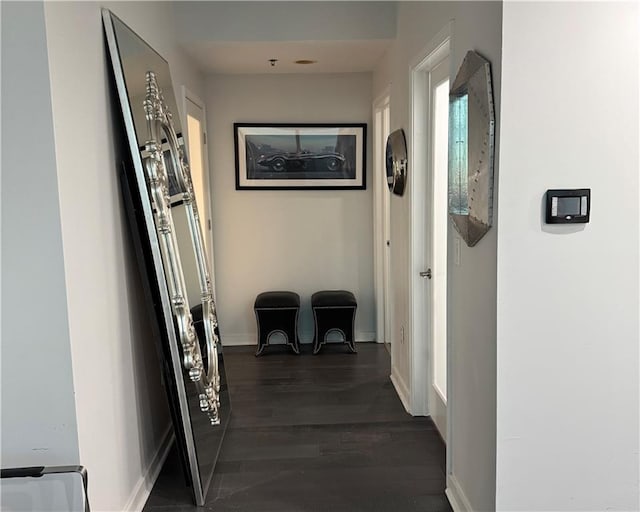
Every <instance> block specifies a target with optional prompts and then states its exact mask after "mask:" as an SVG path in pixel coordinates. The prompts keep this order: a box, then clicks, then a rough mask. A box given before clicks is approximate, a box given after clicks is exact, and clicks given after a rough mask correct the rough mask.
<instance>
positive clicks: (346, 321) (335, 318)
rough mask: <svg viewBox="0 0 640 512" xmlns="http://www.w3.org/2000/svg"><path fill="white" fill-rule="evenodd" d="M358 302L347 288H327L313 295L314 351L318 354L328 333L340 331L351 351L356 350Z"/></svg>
mask: <svg viewBox="0 0 640 512" xmlns="http://www.w3.org/2000/svg"><path fill="white" fill-rule="evenodd" d="M357 307H358V303H357V302H356V298H355V297H354V296H353V293H351V292H348V291H345V290H326V291H322V292H316V293H314V294H313V295H312V296H311V309H313V320H314V322H315V328H314V336H313V353H314V354H317V353H318V352H319V351H320V348H321V347H322V345H324V344H325V343H326V342H327V334H329V333H330V332H331V331H338V332H340V333H341V334H342V336H343V337H344V342H345V343H346V344H347V345H348V346H349V349H350V350H351V352H355V351H356V345H355V336H354V324H355V320H356V308H357Z"/></svg>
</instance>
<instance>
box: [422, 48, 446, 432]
mask: <svg viewBox="0 0 640 512" xmlns="http://www.w3.org/2000/svg"><path fill="white" fill-rule="evenodd" d="M428 83H429V90H428V94H429V104H430V108H429V111H430V114H431V115H430V123H431V130H430V131H429V133H430V139H431V140H430V141H429V146H430V147H431V161H430V162H429V163H430V167H431V177H432V179H431V180H430V182H431V186H430V187H427V197H426V200H427V203H428V204H431V205H432V207H431V211H430V212H428V213H427V215H428V217H430V218H429V219H428V222H427V230H428V233H427V236H426V237H425V239H426V240H427V258H428V259H430V261H431V266H430V267H431V280H430V285H431V286H430V292H429V294H430V300H429V303H430V304H429V306H428V307H429V308H430V311H429V313H430V314H429V315H427V316H428V317H430V318H431V325H430V326H429V327H428V329H429V335H430V338H431V351H430V352H431V355H432V357H431V383H430V389H429V404H430V413H431V417H432V419H433V421H434V423H435V424H436V427H437V428H438V430H439V431H440V434H441V435H442V437H443V438H445V440H446V432H447V230H448V226H449V221H448V213H447V209H448V190H447V179H448V137H449V59H448V58H446V59H444V60H442V61H440V62H439V63H438V64H436V65H435V66H434V67H433V68H432V69H431V71H430V73H429V81H428Z"/></svg>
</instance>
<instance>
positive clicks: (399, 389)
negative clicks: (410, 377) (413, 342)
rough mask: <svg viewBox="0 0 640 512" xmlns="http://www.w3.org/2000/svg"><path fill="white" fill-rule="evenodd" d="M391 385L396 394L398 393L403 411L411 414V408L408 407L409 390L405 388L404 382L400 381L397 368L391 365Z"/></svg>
mask: <svg viewBox="0 0 640 512" xmlns="http://www.w3.org/2000/svg"><path fill="white" fill-rule="evenodd" d="M391 383H392V384H393V387H394V388H395V389H396V393H398V396H399V397H400V401H401V402H402V405H403V406H404V408H405V410H406V411H407V412H408V413H409V414H411V408H410V407H409V388H408V387H407V384H406V383H405V382H404V380H402V377H401V375H400V372H399V371H398V368H396V367H395V366H393V365H391Z"/></svg>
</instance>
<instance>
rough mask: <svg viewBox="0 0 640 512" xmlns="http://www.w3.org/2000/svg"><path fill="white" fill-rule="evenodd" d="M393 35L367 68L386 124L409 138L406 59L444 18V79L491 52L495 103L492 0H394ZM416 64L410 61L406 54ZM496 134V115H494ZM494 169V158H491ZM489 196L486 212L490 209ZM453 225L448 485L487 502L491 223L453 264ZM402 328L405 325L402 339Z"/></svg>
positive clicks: (397, 315)
mask: <svg viewBox="0 0 640 512" xmlns="http://www.w3.org/2000/svg"><path fill="white" fill-rule="evenodd" d="M397 16H398V25H397V41H396V42H395V44H394V45H393V47H392V48H391V50H390V51H389V52H388V53H387V55H386V58H385V60H384V61H382V62H381V63H380V65H379V66H378V68H377V69H376V72H375V73H374V92H373V95H374V97H375V96H377V95H379V94H380V93H381V92H382V91H383V90H384V88H385V87H387V86H389V84H391V129H392V130H395V129H397V128H404V130H405V132H406V134H407V139H408V144H409V145H411V143H412V142H411V112H410V71H409V68H410V65H411V64H412V63H414V62H415V60H416V59H418V58H419V57H420V56H423V52H424V49H425V48H426V47H427V46H428V44H429V43H430V41H431V40H432V39H433V38H434V37H435V36H436V35H437V34H438V33H439V32H440V31H442V30H443V29H444V28H445V26H446V25H447V24H448V23H449V21H450V20H453V31H452V34H451V58H450V60H451V66H452V68H451V79H453V78H454V77H455V73H456V72H457V69H458V67H459V66H460V64H461V62H462V59H463V58H464V55H465V54H466V52H467V51H468V50H476V51H477V52H479V53H480V54H482V55H483V56H485V57H486V58H487V59H488V60H489V61H490V62H491V69H492V75H493V85H494V100H495V103H496V113H498V109H499V106H500V81H501V80H500V79H501V72H500V62H501V17H502V4H501V3H500V2H402V3H400V4H399V6H398V15H397ZM415 63H416V64H417V62H415ZM497 129H498V135H497V137H496V140H498V141H499V136H500V135H499V134H500V128H499V118H498V122H497ZM409 165H410V166H411V168H410V171H409V172H410V174H409V179H408V190H407V191H405V195H404V196H403V197H398V196H392V200H391V223H392V233H391V266H392V268H394V269H396V270H397V271H398V272H397V273H395V274H394V276H393V301H394V308H393V318H392V323H393V343H392V345H391V346H392V375H393V378H394V381H395V382H396V384H397V387H398V388H399V389H400V392H401V393H402V392H403V391H402V390H403V389H404V390H405V394H410V393H411V380H412V375H411V360H410V353H411V352H410V344H411V343H412V341H413V340H411V337H410V334H411V333H410V325H409V321H410V318H409V308H410V300H411V295H410V283H411V279H414V278H415V275H414V270H415V272H416V273H417V271H418V270H419V269H413V270H412V269H410V268H409V255H410V234H409V229H410V212H411V204H410V197H411V190H410V188H411V187H412V184H413V183H412V179H411V173H416V172H423V170H421V169H417V168H415V167H413V166H412V163H411V162H410V163H409ZM495 173H496V176H497V175H498V174H499V172H498V162H497V159H496V169H495ZM496 197H497V194H496V196H495V197H494V215H497V214H499V212H498V210H497V201H496V200H495V199H496ZM454 236H455V235H454V229H453V227H452V226H450V228H449V247H448V255H449V261H448V269H449V277H448V295H449V304H448V306H449V325H448V330H449V356H450V358H451V362H450V365H451V366H450V377H449V378H450V381H449V382H450V385H449V389H448V396H449V407H450V408H451V411H450V422H451V432H450V436H451V437H450V438H449V439H448V443H449V445H448V450H449V452H450V453H449V457H450V461H451V466H450V468H449V469H450V471H451V474H450V475H448V476H449V480H448V486H449V488H450V490H452V491H453V492H455V493H456V496H457V498H458V499H459V500H460V501H462V502H463V503H467V504H468V505H470V506H471V507H473V509H474V510H489V509H491V508H493V506H494V500H495V492H494V491H495V428H496V427H495V374H496V359H495V354H496V348H495V343H496V341H495V340H496V320H495V319H496V257H497V256H496V243H497V230H496V229H495V227H494V228H493V229H491V230H490V231H489V233H487V235H485V237H484V238H483V239H482V240H481V241H480V242H479V243H478V244H477V245H476V246H475V247H473V248H469V247H466V245H465V243H464V242H462V250H461V257H460V265H459V266H454V264H453V254H454V251H453V237H454ZM401 329H404V332H405V341H404V343H403V342H402V336H401Z"/></svg>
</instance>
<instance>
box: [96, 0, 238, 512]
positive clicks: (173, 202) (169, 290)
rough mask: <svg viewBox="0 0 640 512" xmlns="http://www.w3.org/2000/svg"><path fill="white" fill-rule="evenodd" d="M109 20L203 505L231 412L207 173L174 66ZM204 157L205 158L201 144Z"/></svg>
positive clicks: (175, 398)
mask: <svg viewBox="0 0 640 512" xmlns="http://www.w3.org/2000/svg"><path fill="white" fill-rule="evenodd" d="M103 18H104V22H105V31H106V34H107V40H108V44H109V50H110V54H111V60H112V63H113V67H114V76H115V80H116V86H117V88H118V92H119V96H120V102H121V105H122V109H123V117H124V120H125V125H126V129H127V136H128V138H129V142H130V146H131V147H132V153H134V154H133V155H132V156H133V163H134V169H129V170H128V172H131V173H135V177H134V178H127V179H135V181H136V183H138V184H141V186H139V197H138V198H134V200H135V201H140V203H141V204H142V207H143V208H142V209H146V213H145V218H144V223H145V228H146V229H144V230H143V229H141V226H140V225H138V226H137V227H138V228H139V231H140V233H139V234H140V236H141V237H142V236H147V237H148V238H149V239H148V240H147V241H146V242H147V243H146V244H145V243H142V244H141V245H143V246H148V247H149V248H150V252H152V253H153V254H150V255H149V257H148V258H146V259H145V261H152V262H153V263H152V265H153V266H154V267H155V268H154V269H153V271H150V269H148V268H147V276H148V277H149V279H156V278H158V276H159V279H157V280H158V281H163V282H156V283H153V285H154V286H155V287H156V289H158V290H159V294H160V295H161V300H162V302H163V312H164V314H160V315H159V316H163V318H162V319H160V318H159V319H158V321H159V322H158V323H159V324H160V325H168V326H171V327H170V328H167V329H166V330H167V332H166V333H163V336H161V338H162V340H159V343H160V344H163V346H162V347H160V352H161V353H162V354H163V356H164V357H165V361H163V369H164V370H165V371H164V375H165V379H166V380H168V381H169V382H168V386H167V388H168V395H169V400H170V408H171V412H172V417H173V422H174V427H175V432H176V437H177V438H178V447H179V449H180V451H181V455H182V459H183V462H184V467H185V470H186V473H187V474H186V476H187V483H188V484H190V485H192V488H193V493H194V499H195V501H196V503H197V504H199V505H201V504H203V503H204V497H205V496H206V492H207V489H208V486H209V483H210V481H211V477H212V474H213V469H214V466H215V463H216V458H217V455H218V451H219V448H220V444H221V442H222V437H223V435H224V431H225V429H226V425H227V423H228V420H229V414H230V401H229V394H228V389H227V385H226V378H225V372H224V361H223V357H222V346H221V343H220V341H219V337H218V329H217V319H216V311H215V303H214V300H213V295H214V294H213V284H212V280H211V274H210V271H209V265H208V258H207V256H206V252H205V251H206V250H207V245H206V240H205V238H204V236H203V233H204V232H205V230H204V228H205V226H203V223H202V220H201V218H200V215H199V207H200V205H201V204H203V202H202V200H203V193H204V189H203V188H202V187H203V185H204V181H203V179H202V171H201V170H198V176H197V179H196V181H197V182H199V183H198V185H199V190H194V185H193V183H192V181H191V174H190V171H189V166H188V161H187V156H186V148H185V137H184V136H183V133H182V126H181V123H180V117H179V113H178V109H177V104H176V100H175V94H174V87H173V84H172V81H171V75H170V72H169V66H168V63H167V62H166V61H165V60H164V59H163V58H162V57H161V56H160V55H159V54H158V53H157V52H155V51H154V50H153V49H152V48H151V47H150V46H149V45H148V44H146V43H145V42H144V41H143V40H142V39H141V38H140V37H138V36H137V35H136V34H135V33H134V32H133V31H132V30H131V29H129V28H128V27H127V26H126V25H125V24H124V23H122V22H121V21H120V20H119V19H118V18H117V17H115V16H114V15H113V14H111V13H110V12H109V11H104V13H103ZM133 148H135V151H134V150H133ZM198 158H199V160H200V164H201V162H202V158H203V156H202V153H201V149H200V153H199V154H198ZM196 167H197V165H196ZM200 169H201V165H200ZM132 195H133V194H132ZM143 231H144V232H143ZM209 249H210V248H209ZM147 266H148V265H147ZM154 276H155V277H154ZM152 287H153V286H152ZM155 311H156V312H158V307H156V308H155ZM168 317H170V318H168ZM167 368H172V369H173V372H171V371H167Z"/></svg>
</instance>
